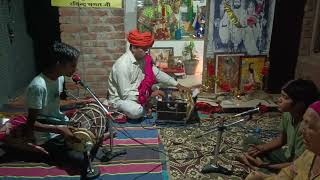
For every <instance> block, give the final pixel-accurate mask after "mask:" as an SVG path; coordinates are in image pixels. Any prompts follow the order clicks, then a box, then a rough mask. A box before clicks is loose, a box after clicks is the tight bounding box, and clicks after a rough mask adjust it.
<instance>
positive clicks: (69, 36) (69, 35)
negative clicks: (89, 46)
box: [60, 32, 80, 41]
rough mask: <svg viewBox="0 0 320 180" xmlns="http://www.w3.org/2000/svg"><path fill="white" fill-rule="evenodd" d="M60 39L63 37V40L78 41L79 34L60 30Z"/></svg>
mask: <svg viewBox="0 0 320 180" xmlns="http://www.w3.org/2000/svg"><path fill="white" fill-rule="evenodd" d="M60 37H61V39H64V40H65V41H69V40H71V41H74V40H76V41H80V34H79V33H67V32H61V35H60Z"/></svg>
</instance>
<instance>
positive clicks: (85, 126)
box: [67, 103, 107, 152]
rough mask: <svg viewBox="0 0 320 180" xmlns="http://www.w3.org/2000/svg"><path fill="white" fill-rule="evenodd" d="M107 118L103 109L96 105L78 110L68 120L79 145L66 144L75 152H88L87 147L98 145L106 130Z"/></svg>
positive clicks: (92, 104)
mask: <svg viewBox="0 0 320 180" xmlns="http://www.w3.org/2000/svg"><path fill="white" fill-rule="evenodd" d="M106 123H107V117H106V114H105V113H104V111H103V109H102V108H101V107H100V106H98V105H97V104H94V103H90V104H87V105H86V106H85V107H82V108H80V109H79V110H77V111H76V112H75V114H74V115H73V116H72V118H71V119H70V126H72V127H74V128H75V130H74V131H73V134H74V136H75V137H77V138H78V139H80V140H81V142H79V143H74V142H67V144H68V146H69V147H70V148H72V149H74V150H76V151H80V152H84V151H88V150H90V149H88V147H87V145H88V143H89V144H92V145H93V146H97V145H99V143H100V142H101V140H102V138H103V135H104V133H105V130H106Z"/></svg>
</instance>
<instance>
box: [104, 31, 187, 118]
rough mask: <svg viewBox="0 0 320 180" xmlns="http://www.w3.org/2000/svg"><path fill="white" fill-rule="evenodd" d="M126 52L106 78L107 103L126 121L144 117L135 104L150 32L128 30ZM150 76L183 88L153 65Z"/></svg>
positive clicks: (140, 108) (148, 45)
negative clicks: (123, 116) (122, 114)
mask: <svg viewBox="0 0 320 180" xmlns="http://www.w3.org/2000/svg"><path fill="white" fill-rule="evenodd" d="M128 41H129V43H130V49H129V50H128V51H127V52H126V53H125V54H123V55H122V56H121V57H120V58H119V59H118V60H117V61H116V62H115V63H114V65H113V67H112V70H111V72H110V75H109V79H108V94H109V97H108V104H111V105H112V106H113V107H114V108H117V109H118V110H120V111H122V112H124V113H125V114H126V115H127V116H128V117H129V118H130V119H138V118H141V117H143V116H144V112H145V110H144V107H143V106H142V105H141V104H139V102H138V95H139V92H138V87H139V85H140V83H141V81H142V80H143V79H144V77H145V74H144V64H145V61H144V56H145V55H146V51H147V50H148V49H149V48H150V47H151V46H152V45H153V36H152V35H151V34H150V33H139V32H137V31H136V30H135V31H134V32H133V31H131V32H130V33H129V36H128ZM153 73H154V76H155V79H156V81H157V82H158V83H161V84H167V85H168V86H173V87H177V88H178V89H180V90H181V89H182V90H183V89H185V90H186V89H187V88H185V87H183V86H182V85H180V84H179V83H178V82H177V81H176V80H175V79H174V78H172V77H171V76H169V75H168V74H166V73H164V72H162V71H160V70H159V69H158V68H157V67H156V66H153Z"/></svg>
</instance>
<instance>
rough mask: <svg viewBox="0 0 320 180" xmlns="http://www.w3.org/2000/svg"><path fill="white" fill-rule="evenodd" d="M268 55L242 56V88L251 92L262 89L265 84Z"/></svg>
mask: <svg viewBox="0 0 320 180" xmlns="http://www.w3.org/2000/svg"><path fill="white" fill-rule="evenodd" d="M266 60H267V57H266V56H252V57H241V68H240V73H241V75H240V90H241V91H244V92H249V91H252V90H260V89H262V86H263V68H264V67H265V63H266V62H267V61H266Z"/></svg>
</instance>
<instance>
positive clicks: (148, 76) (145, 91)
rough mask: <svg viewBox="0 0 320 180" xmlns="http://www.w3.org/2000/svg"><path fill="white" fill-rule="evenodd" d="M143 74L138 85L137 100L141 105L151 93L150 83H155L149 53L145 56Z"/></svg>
mask: <svg viewBox="0 0 320 180" xmlns="http://www.w3.org/2000/svg"><path fill="white" fill-rule="evenodd" d="M144 74H145V75H144V79H143V80H142V81H141V83H140V85H139V87H138V91H139V96H138V102H139V104H141V105H143V106H144V105H145V104H146V103H147V100H148V98H149V97H150V95H151V93H152V90H151V87H152V85H153V84H155V83H156V78H155V76H154V74H153V70H152V58H151V56H150V55H146V56H145V65H144Z"/></svg>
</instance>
